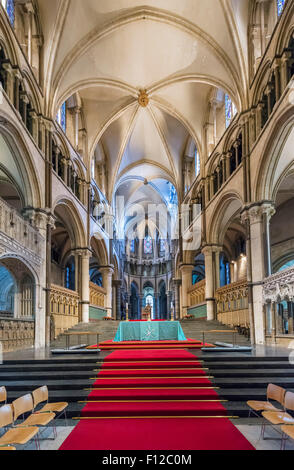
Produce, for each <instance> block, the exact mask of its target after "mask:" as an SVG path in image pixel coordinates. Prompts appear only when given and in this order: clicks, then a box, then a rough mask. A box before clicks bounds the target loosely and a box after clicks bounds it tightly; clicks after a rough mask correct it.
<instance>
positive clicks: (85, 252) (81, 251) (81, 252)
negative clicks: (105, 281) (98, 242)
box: [73, 248, 92, 258]
mask: <svg viewBox="0 0 294 470" xmlns="http://www.w3.org/2000/svg"><path fill="white" fill-rule="evenodd" d="M73 251H75V254H77V255H78V256H82V257H83V258H91V256H92V251H91V250H90V248H77V249H76V250H73Z"/></svg>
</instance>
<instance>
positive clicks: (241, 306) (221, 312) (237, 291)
mask: <svg viewBox="0 0 294 470" xmlns="http://www.w3.org/2000/svg"><path fill="white" fill-rule="evenodd" d="M215 298H216V304H217V320H218V321H219V322H220V323H222V324H223V325H229V326H246V327H249V325H250V319H249V310H248V283H247V280H241V281H238V282H234V283H232V284H229V285H227V286H224V287H221V288H220V289H218V290H217V291H216V296H215Z"/></svg>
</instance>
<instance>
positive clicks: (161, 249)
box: [159, 238, 165, 253]
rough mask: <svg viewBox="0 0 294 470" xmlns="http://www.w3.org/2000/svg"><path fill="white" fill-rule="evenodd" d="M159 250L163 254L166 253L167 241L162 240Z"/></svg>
mask: <svg viewBox="0 0 294 470" xmlns="http://www.w3.org/2000/svg"><path fill="white" fill-rule="evenodd" d="M159 250H160V252H161V253H164V252H165V241H164V240H163V239H162V238H161V239H160V242H159Z"/></svg>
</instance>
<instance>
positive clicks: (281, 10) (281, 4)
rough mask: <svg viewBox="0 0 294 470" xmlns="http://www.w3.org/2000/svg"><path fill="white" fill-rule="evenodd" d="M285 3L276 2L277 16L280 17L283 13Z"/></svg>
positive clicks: (282, 0)
mask: <svg viewBox="0 0 294 470" xmlns="http://www.w3.org/2000/svg"><path fill="white" fill-rule="evenodd" d="M285 2H286V0H277V11H278V16H281V14H282V13H283V9H284V5H285Z"/></svg>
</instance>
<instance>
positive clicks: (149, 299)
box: [143, 282, 155, 320]
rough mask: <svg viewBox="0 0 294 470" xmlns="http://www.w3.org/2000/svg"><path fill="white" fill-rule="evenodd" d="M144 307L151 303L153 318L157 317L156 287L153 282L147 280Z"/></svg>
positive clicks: (144, 290)
mask: <svg viewBox="0 0 294 470" xmlns="http://www.w3.org/2000/svg"><path fill="white" fill-rule="evenodd" d="M143 296H144V298H143V307H146V306H147V305H150V307H151V318H152V320H154V319H155V299H154V288H153V286H152V285H151V283H149V282H147V283H146V284H145V286H144V289H143Z"/></svg>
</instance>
